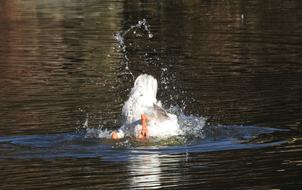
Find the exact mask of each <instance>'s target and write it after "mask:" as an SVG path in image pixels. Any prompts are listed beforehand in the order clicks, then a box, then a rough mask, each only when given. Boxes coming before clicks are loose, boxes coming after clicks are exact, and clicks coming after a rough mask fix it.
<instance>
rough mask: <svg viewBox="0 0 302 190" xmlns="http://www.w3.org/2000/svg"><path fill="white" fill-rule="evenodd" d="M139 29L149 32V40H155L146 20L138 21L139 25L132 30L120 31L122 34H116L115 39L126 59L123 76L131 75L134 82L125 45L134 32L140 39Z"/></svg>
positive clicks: (131, 27)
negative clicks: (127, 37) (128, 35)
mask: <svg viewBox="0 0 302 190" xmlns="http://www.w3.org/2000/svg"><path fill="white" fill-rule="evenodd" d="M139 29H141V30H144V31H145V32H147V34H148V38H149V39H150V38H153V34H152V33H151V31H150V25H149V24H148V22H147V21H146V19H143V20H140V21H138V22H137V24H135V25H132V26H130V28H128V29H127V30H125V31H120V32H117V33H116V34H114V39H115V40H116V41H117V43H118V47H119V49H120V50H121V52H122V54H123V58H124V61H123V62H122V63H123V64H124V65H125V72H124V73H123V74H129V75H131V76H132V78H133V80H134V78H135V77H134V75H133V73H132V71H131V70H130V68H129V58H128V52H127V45H126V43H125V36H126V35H127V34H128V33H129V32H133V34H134V35H136V36H137V37H139V34H138V33H137V30H139Z"/></svg>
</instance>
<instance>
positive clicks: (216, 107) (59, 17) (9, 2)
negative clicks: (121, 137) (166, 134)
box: [0, 0, 302, 189]
mask: <svg viewBox="0 0 302 190" xmlns="http://www.w3.org/2000/svg"><path fill="white" fill-rule="evenodd" d="M301 6H302V3H301V2H300V1H254V0H253V1H252V0H248V1H240V0H236V1H154V2H145V1H138V0H135V1H131V2H129V1H123V0H121V1H96V0H92V1H81V0H60V1H58V0H54V1H37V2H33V1H30V0H22V1H21V0H2V1H1V2H0V32H1V35H0V60H1V61H0V71H1V76H0V92H1V93H0V105H1V106H0V121H1V126H0V136H1V140H0V141H1V142H0V154H1V163H0V168H1V174H0V177H1V180H0V181H1V182H0V185H1V188H3V189H32V188H38V189H41V188H49V189H54V188H55V189H59V188H61V189H66V188H81V189H82V188H94V189H102V188H103V189H108V188H114V189H116V188H119V189H124V188H157V187H162V188H177V189H178V188H187V189H194V188H198V189H200V188H201V187H203V188H205V189H221V188H227V189H252V188H254V189H271V188H275V189H289V188H296V189H299V188H301V186H302V184H301V182H300V181H301V180H300V179H301V160H302V158H301V122H302V121H301V118H302V112H301V111H300V109H301V106H302V105H301V102H302V101H301V97H302V94H301V92H302V89H301V88H302V78H301V76H302V74H301V73H302V67H301V63H302V57H301V52H302V35H301V34H302V25H301V22H300V21H301V19H302V14H301V11H300V10H301ZM143 19H146V21H147V22H148V24H149V25H150V28H149V29H150V31H151V33H152V34H153V37H152V38H148V36H146V35H147V33H146V32H144V31H143V30H142V31H140V30H138V31H137V33H134V32H129V33H128V34H127V35H125V36H123V37H124V42H125V45H126V47H127V48H126V50H125V51H124V52H123V51H121V50H120V49H119V47H118V43H117V41H116V40H115V38H114V35H116V34H117V33H118V32H121V31H126V30H127V29H128V28H129V27H131V26H132V25H135V24H137V23H138V21H142V20H143ZM125 53H126V55H127V59H128V60H127V63H128V64H129V68H130V69H131V72H132V73H133V75H134V76H135V77H136V76H138V75H139V74H141V73H149V74H152V75H154V76H155V77H156V78H157V79H158V80H159V82H160V84H159V87H160V89H159V99H161V100H163V103H164V105H165V106H166V107H167V108H169V107H171V108H173V107H174V106H175V105H178V106H180V108H181V111H182V113H184V114H185V116H190V114H193V115H195V116H198V117H200V118H202V117H201V116H203V117H207V125H209V126H219V127H217V128H218V130H216V129H215V128H212V130H208V131H204V132H207V134H208V135H211V134H213V133H215V134H218V135H220V137H226V138H220V139H219V138H218V139H217V138H214V139H207V140H208V141H207V140H204V141H202V142H197V143H196V142H194V143H195V144H194V143H193V144H190V145H188V144H185V145H184V146H181V145H177V146H168V147H165V148H161V147H160V146H154V147H153V149H155V150H153V151H152V150H151V148H150V147H149V148H148V149H147V150H145V149H144V147H142V146H136V148H135V151H134V152H133V150H132V149H131V148H130V149H129V147H127V146H126V148H125V147H123V146H122V147H121V146H118V145H117V146H113V147H112V144H110V143H109V144H108V142H103V141H102V140H100V139H98V138H90V139H89V138H88V139H87V138H85V135H83V134H81V129H82V125H83V123H85V121H89V123H88V124H87V125H88V126H89V127H90V128H94V129H98V128H102V129H104V128H105V129H107V130H111V129H114V128H117V127H119V116H120V111H121V107H122V104H123V102H124V101H125V100H126V99H127V94H128V92H129V90H130V87H131V86H132V83H133V81H132V76H131V75H128V74H125V64H124V63H125ZM221 125H222V126H221ZM238 125H240V126H238ZM229 126H231V128H232V127H233V128H235V129H237V130H235V129H233V128H232V129H231V130H230V129H229V128H228V127H229ZM248 126H256V128H257V130H256V131H258V132H259V131H261V130H258V129H259V127H261V129H262V130H264V131H265V129H266V128H267V127H268V129H271V128H274V129H276V128H278V129H286V130H280V131H274V132H268V133H267V131H266V132H264V133H256V134H254V133H253V131H254V130H253V127H251V128H250V127H248ZM264 127H265V128H264ZM243 129H246V130H243ZM288 129H289V130H288ZM76 130H79V132H78V133H74V132H75V131H76ZM242 131H245V132H246V131H248V133H241V132H242ZM262 132H263V131H262ZM246 134H250V135H249V136H248V137H246V136H244V135H246ZM252 134H254V135H252ZM241 137H243V138H241ZM234 139H235V141H233V140H234ZM220 140H221V141H220ZM132 148H133V147H132ZM144 151H151V152H152V153H147V152H144Z"/></svg>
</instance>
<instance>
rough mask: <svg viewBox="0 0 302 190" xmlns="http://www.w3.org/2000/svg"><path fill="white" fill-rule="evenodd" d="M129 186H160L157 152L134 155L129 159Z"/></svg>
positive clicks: (150, 187)
mask: <svg viewBox="0 0 302 190" xmlns="http://www.w3.org/2000/svg"><path fill="white" fill-rule="evenodd" d="M130 160H131V162H130V164H129V171H128V173H129V176H130V188H147V189H153V188H159V187H160V186H161V182H160V174H161V173H162V171H161V167H160V159H159V155H158V154H151V155H136V156H135V157H134V158H131V159H130Z"/></svg>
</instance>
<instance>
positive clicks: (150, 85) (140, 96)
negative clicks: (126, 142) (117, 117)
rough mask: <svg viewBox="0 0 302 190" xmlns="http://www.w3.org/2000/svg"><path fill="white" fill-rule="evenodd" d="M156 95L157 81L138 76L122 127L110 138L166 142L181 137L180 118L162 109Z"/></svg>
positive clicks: (127, 102) (123, 113)
mask: <svg viewBox="0 0 302 190" xmlns="http://www.w3.org/2000/svg"><path fill="white" fill-rule="evenodd" d="M156 94H157V80H156V79H155V78H154V77H152V76H151V75H147V74H142V75H140V76H138V77H137V79H136V80H135V82H134V87H133V88H132V90H131V92H130V95H129V99H128V100H127V101H126V102H125V104H124V106H123V110H122V116H123V125H122V126H121V128H120V129H119V130H118V131H113V132H112V133H111V138H112V139H121V138H124V137H125V136H130V137H131V136H132V137H135V138H138V139H147V138H149V137H158V138H167V137H171V136H176V135H178V134H180V132H181V130H180V128H179V125H178V121H177V116H176V115H174V114H171V113H168V112H167V111H166V110H165V109H163V108H162V106H161V102H160V101H157V99H156Z"/></svg>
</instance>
